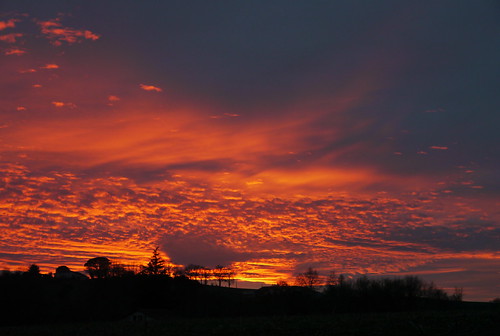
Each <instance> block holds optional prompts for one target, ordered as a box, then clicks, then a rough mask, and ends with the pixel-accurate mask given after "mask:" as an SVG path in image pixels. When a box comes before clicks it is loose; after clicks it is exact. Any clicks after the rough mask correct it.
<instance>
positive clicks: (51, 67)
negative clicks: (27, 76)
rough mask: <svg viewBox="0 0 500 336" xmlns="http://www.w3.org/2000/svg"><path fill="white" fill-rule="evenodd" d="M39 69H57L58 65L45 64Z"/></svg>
mask: <svg viewBox="0 0 500 336" xmlns="http://www.w3.org/2000/svg"><path fill="white" fill-rule="evenodd" d="M40 69H47V70H51V69H59V65H57V64H46V65H44V66H42V67H40Z"/></svg>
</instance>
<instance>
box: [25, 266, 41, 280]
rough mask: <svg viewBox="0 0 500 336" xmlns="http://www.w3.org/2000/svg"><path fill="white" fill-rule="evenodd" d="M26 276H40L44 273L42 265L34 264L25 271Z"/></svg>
mask: <svg viewBox="0 0 500 336" xmlns="http://www.w3.org/2000/svg"><path fill="white" fill-rule="evenodd" d="M24 274H25V275H26V276H28V277H30V278H39V277H41V276H42V275H41V274H40V267H38V265H36V264H32V265H31V266H30V267H29V268H28V271H26V272H25V273H24Z"/></svg>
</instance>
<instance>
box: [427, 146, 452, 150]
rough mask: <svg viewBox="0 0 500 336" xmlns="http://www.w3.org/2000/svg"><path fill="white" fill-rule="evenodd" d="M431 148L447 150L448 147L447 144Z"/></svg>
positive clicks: (431, 147)
mask: <svg viewBox="0 0 500 336" xmlns="http://www.w3.org/2000/svg"><path fill="white" fill-rule="evenodd" d="M429 148H430V149H439V150H447V149H448V147H446V146H430V147H429Z"/></svg>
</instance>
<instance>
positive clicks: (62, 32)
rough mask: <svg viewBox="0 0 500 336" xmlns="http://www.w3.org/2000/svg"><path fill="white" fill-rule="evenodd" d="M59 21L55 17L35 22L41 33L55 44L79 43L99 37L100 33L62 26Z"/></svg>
mask: <svg viewBox="0 0 500 336" xmlns="http://www.w3.org/2000/svg"><path fill="white" fill-rule="evenodd" d="M60 21H61V20H60V18H56V19H53V20H47V21H38V22H37V23H38V25H39V27H40V31H41V32H42V34H43V35H44V36H45V37H46V38H47V39H49V40H50V41H51V43H52V44H53V45H55V46H61V45H63V43H67V44H74V43H79V42H82V41H83V40H92V41H95V40H98V39H99V38H100V35H98V34H95V33H93V32H91V31H90V30H84V29H74V28H69V27H64V26H63V25H62V23H61V22H60Z"/></svg>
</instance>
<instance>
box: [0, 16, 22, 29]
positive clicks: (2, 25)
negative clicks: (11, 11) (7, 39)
mask: <svg viewBox="0 0 500 336" xmlns="http://www.w3.org/2000/svg"><path fill="white" fill-rule="evenodd" d="M16 22H19V20H17V19H10V20H7V21H0V30H4V29H7V28H14V27H15V26H16Z"/></svg>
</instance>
